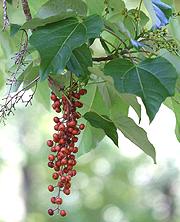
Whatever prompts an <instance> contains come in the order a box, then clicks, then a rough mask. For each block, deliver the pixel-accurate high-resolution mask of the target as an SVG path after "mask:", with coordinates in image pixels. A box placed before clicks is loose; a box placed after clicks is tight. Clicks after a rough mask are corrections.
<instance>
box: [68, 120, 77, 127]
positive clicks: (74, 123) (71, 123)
mask: <svg viewBox="0 0 180 222" xmlns="http://www.w3.org/2000/svg"><path fill="white" fill-rule="evenodd" d="M76 124H77V122H76V121H74V120H72V121H70V122H69V123H67V126H69V127H75V126H76Z"/></svg>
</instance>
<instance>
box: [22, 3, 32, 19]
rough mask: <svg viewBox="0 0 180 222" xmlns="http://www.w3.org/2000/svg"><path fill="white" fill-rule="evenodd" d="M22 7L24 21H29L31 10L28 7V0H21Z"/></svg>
mask: <svg viewBox="0 0 180 222" xmlns="http://www.w3.org/2000/svg"><path fill="white" fill-rule="evenodd" d="M21 2H22V7H23V11H24V15H25V16H26V21H29V20H31V19H32V15H31V11H30V8H29V4H28V0H21Z"/></svg>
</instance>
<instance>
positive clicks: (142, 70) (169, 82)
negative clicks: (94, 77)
mask: <svg viewBox="0 0 180 222" xmlns="http://www.w3.org/2000/svg"><path fill="white" fill-rule="evenodd" d="M160 67H161V68H160ZM104 72H105V74H106V75H110V76H111V77H112V78H113V80H114V85H115V87H116V89H117V90H118V91H119V92H120V93H130V94H135V95H137V96H139V97H141V99H142V101H143V103H144V105H145V107H146V112H147V114H148V116H149V119H150V121H152V120H153V119H154V117H155V115H156V113H157V112H158V110H159V107H160V105H161V103H162V102H163V101H164V100H165V99H166V98H167V97H168V96H173V95H174V91H175V84H176V80H177V72H176V70H175V68H174V67H173V65H172V64H171V63H170V62H169V61H168V60H166V59H164V58H162V57H157V58H155V59H146V60H144V61H142V62H141V63H139V64H137V65H136V64H133V63H131V62H130V61H128V60H124V59H115V60H112V61H111V62H109V63H107V65H105V68H104Z"/></svg>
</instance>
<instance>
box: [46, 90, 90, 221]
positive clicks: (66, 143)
mask: <svg viewBox="0 0 180 222" xmlns="http://www.w3.org/2000/svg"><path fill="white" fill-rule="evenodd" d="M86 93H87V91H86V89H80V90H77V89H76V90H75V91H73V92H72V91H69V92H66V95H65V94H62V97H61V98H58V97H57V96H56V95H55V93H53V92H52V93H51V100H52V101H53V104H52V108H53V109H54V110H55V111H56V112H57V113H62V115H61V117H57V116H56V117H54V119H53V120H54V122H55V126H54V130H55V131H56V132H55V133H54V134H53V138H52V140H48V141H47V145H48V147H49V148H50V150H51V154H50V155H49V156H48V160H49V162H48V166H49V167H50V168H52V169H53V170H54V172H53V174H52V178H53V179H54V180H55V181H56V183H55V185H49V186H48V190H49V191H50V192H54V191H56V192H57V195H56V196H53V197H51V203H52V204H53V205H55V207H54V208H53V209H49V210H48V214H49V215H50V216H52V215H54V214H55V213H56V212H57V214H59V215H61V216H63V217H64V216H66V215H67V212H66V211H65V210H63V209H62V208H61V205H62V202H63V200H62V194H65V195H69V194H70V192H71V190H70V188H71V178H72V177H74V176H75V175H76V170H75V169H74V166H75V165H76V156H75V154H76V153H77V152H78V147H77V146H76V145H75V144H76V143H77V141H78V135H79V134H80V132H81V130H83V129H84V128H85V125H84V124H82V123H81V124H78V119H79V118H80V117H81V114H80V113H79V112H78V111H77V108H81V107H83V104H82V103H81V102H80V101H79V99H80V97H81V96H82V95H85V94H86Z"/></svg>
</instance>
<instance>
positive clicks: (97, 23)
mask: <svg viewBox="0 0 180 222" xmlns="http://www.w3.org/2000/svg"><path fill="white" fill-rule="evenodd" d="M84 24H85V26H86V28H87V37H88V39H92V38H97V37H99V36H100V34H101V32H102V30H103V27H104V22H103V20H102V18H101V17H100V16H99V15H91V16H88V17H87V18H85V20H84Z"/></svg>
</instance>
